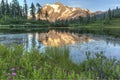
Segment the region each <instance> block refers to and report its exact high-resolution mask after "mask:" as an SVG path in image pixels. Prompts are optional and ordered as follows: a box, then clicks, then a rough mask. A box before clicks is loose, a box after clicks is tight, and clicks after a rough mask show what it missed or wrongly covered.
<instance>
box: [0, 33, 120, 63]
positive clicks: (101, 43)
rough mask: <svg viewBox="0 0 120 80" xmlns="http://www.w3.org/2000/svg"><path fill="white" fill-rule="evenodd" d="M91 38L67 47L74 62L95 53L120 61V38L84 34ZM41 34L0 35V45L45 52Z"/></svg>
mask: <svg viewBox="0 0 120 80" xmlns="http://www.w3.org/2000/svg"><path fill="white" fill-rule="evenodd" d="M84 35H87V36H89V37H91V38H92V39H93V40H92V41H90V42H83V43H77V44H70V45H67V46H68V47H69V50H70V57H71V58H72V59H73V61H74V62H81V61H83V60H85V59H86V55H85V54H86V52H87V51H89V52H91V53H92V55H94V54H95V53H99V52H104V53H105V55H106V56H107V57H108V58H113V57H115V58H116V59H118V60H120V38H114V37H111V36H105V35H93V34H84ZM39 38H40V33H38V32H34V33H16V34H11V33H6V34H4V33H0V44H5V45H7V46H11V45H13V44H17V45H21V44H23V45H24V47H25V49H27V50H28V51H29V50H30V49H31V48H32V47H35V48H37V49H39V50H40V51H44V49H45V46H44V45H43V44H42V43H41V42H39Z"/></svg>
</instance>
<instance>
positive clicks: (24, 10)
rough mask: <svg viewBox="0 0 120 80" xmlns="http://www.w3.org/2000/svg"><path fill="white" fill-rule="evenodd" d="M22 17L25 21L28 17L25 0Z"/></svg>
mask: <svg viewBox="0 0 120 80" xmlns="http://www.w3.org/2000/svg"><path fill="white" fill-rule="evenodd" d="M23 15H24V17H25V18H26V19H27V16H28V5H27V1H26V0H24V9H23Z"/></svg>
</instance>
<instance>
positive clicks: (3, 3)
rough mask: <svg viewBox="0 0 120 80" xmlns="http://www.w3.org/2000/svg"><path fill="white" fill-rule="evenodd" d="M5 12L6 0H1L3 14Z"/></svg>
mask: <svg viewBox="0 0 120 80" xmlns="http://www.w3.org/2000/svg"><path fill="white" fill-rule="evenodd" d="M4 14H5V2H4V0H2V1H1V15H4Z"/></svg>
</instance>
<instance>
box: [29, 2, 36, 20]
mask: <svg viewBox="0 0 120 80" xmlns="http://www.w3.org/2000/svg"><path fill="white" fill-rule="evenodd" d="M35 11H36V8H35V6H34V4H33V3H32V4H31V7H30V14H31V16H32V19H33V20H34V19H35Z"/></svg>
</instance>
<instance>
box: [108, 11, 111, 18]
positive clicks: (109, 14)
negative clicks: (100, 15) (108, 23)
mask: <svg viewBox="0 0 120 80" xmlns="http://www.w3.org/2000/svg"><path fill="white" fill-rule="evenodd" d="M108 18H109V19H112V12H111V9H109V10H108Z"/></svg>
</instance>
